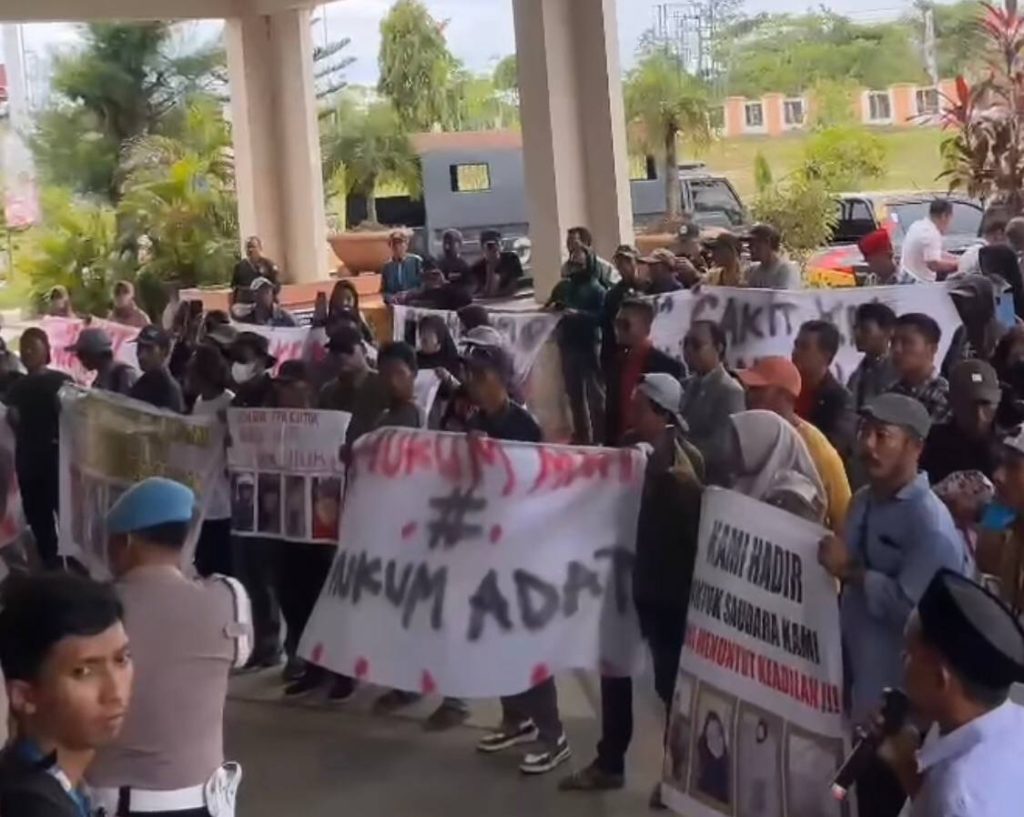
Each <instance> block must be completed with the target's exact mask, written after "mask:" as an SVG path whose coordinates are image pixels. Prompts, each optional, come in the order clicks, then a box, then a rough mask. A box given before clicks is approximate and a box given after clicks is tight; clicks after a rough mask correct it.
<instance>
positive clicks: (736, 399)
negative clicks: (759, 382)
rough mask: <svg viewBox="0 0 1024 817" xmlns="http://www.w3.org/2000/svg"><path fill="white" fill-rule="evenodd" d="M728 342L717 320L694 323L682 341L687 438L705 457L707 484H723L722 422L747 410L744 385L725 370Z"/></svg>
mask: <svg viewBox="0 0 1024 817" xmlns="http://www.w3.org/2000/svg"><path fill="white" fill-rule="evenodd" d="M726 350H727V339H726V335H725V331H724V330H723V329H722V327H721V325H720V324H718V323H716V322H714V321H700V320H698V321H693V322H692V323H691V324H690V329H689V331H687V333H686V337H685V338H684V339H683V358H684V360H685V361H686V365H687V367H688V368H689V370H690V372H691V376H690V377H689V379H687V380H686V381H685V382H684V383H683V403H682V406H681V408H680V412H681V413H682V415H683V419H684V420H686V423H687V425H688V426H689V432H688V435H687V436H688V438H689V440H690V441H691V442H692V443H693V444H694V445H695V446H697V448H698V449H699V450H700V452H701V454H702V455H703V457H704V464H705V469H706V471H707V481H708V482H710V483H712V484H715V485H721V484H722V482H723V480H724V477H725V475H724V474H723V473H722V468H723V465H724V460H725V450H726V446H727V445H728V439H727V437H728V433H729V431H728V425H727V424H726V423H723V422H722V421H723V419H724V418H726V417H729V416H731V415H733V414H735V413H736V412H737V411H743V409H744V407H745V406H744V397H743V386H741V385H740V383H739V381H737V380H736V378H734V377H733V376H732V375H731V374H730V373H729V372H728V371H726V368H725V353H726Z"/></svg>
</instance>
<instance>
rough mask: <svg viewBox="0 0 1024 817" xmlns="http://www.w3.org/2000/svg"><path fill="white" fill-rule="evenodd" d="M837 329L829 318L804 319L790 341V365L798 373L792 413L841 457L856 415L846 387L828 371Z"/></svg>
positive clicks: (849, 444)
mask: <svg viewBox="0 0 1024 817" xmlns="http://www.w3.org/2000/svg"><path fill="white" fill-rule="evenodd" d="M840 342H841V339H840V337H839V329H838V328H837V327H836V325H835V324H834V323H831V322H830V321H807V322H806V323H805V324H804V325H803V326H801V327H800V331H799V332H798V333H797V336H796V341H795V342H794V344H793V364H794V365H795V366H796V368H797V371H798V372H800V381H801V384H802V386H801V391H800V396H799V397H798V398H797V401H796V413H797V414H798V415H800V416H801V417H803V418H804V419H805V420H807V421H808V422H810V423H811V424H812V425H813V426H815V427H816V428H817V429H818V430H819V431H821V433H822V434H824V435H825V436H826V437H827V438H828V441H829V442H830V443H832V445H833V446H835V448H836V450H837V451H838V452H839V453H840V455H842V456H846V455H847V454H848V453H849V452H851V451H852V450H853V438H854V434H855V431H856V425H857V420H856V415H855V414H854V413H853V399H852V397H851V396H850V392H849V391H847V390H846V387H845V386H844V385H843V384H842V383H840V382H839V381H838V380H836V378H835V376H834V375H833V374H832V369H831V367H832V361H834V360H835V358H836V355H837V354H838V352H839V344H840Z"/></svg>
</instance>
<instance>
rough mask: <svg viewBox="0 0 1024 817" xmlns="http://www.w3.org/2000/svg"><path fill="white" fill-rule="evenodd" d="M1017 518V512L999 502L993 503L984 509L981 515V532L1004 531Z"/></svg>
mask: <svg viewBox="0 0 1024 817" xmlns="http://www.w3.org/2000/svg"><path fill="white" fill-rule="evenodd" d="M1016 518H1017V512H1016V511H1014V510H1013V509H1011V508H1007V507H1006V506H1005V505H1002V504H1000V503H999V502H993V503H991V504H990V505H988V507H986V508H985V512H984V513H983V514H982V515H981V527H982V529H983V530H987V531H992V532H993V533H999V532H1001V531H1004V530H1006V529H1007V528H1009V527H1010V525H1012V524H1013V522H1014V520H1015V519H1016Z"/></svg>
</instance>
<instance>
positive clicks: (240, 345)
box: [231, 332, 277, 366]
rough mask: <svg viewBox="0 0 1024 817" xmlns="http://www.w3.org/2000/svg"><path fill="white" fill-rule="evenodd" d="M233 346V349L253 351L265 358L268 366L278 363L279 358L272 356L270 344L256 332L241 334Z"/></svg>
mask: <svg viewBox="0 0 1024 817" xmlns="http://www.w3.org/2000/svg"><path fill="white" fill-rule="evenodd" d="M231 346H232V348H233V349H252V350H253V351H254V352H256V354H258V355H260V356H261V357H263V358H264V360H265V361H266V363H267V365H268V366H273V365H274V364H275V363H277V358H276V357H274V356H273V355H272V354H270V342H269V341H268V340H267V339H266V338H265V337H263V335H260V334H257V333H256V332H239V333H238V337H236V338H235V342H234V343H232V344H231Z"/></svg>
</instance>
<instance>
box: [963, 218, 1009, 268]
mask: <svg viewBox="0 0 1024 817" xmlns="http://www.w3.org/2000/svg"><path fill="white" fill-rule="evenodd" d="M1009 223H1010V219H1009V216H1008V215H1007V214H1006V211H1005V210H1004V209H1002V208H1000V207H990V208H988V209H987V210H986V211H985V213H984V215H983V216H982V217H981V239H982V241H983V242H984V243H982V244H975V245H974V246H972V247H968V248H967V249H966V250H965V251H964V252H963V254H962V255H961V256H960V258H958V259H957V265H956V271H957V272H958V273H959V274H961V275H978V274H979V273H980V272H981V263H980V261H979V260H978V255H979V253H980V252H981V249H982V248H983V247H996V246H1006V244H1007V239H1006V227H1007V225H1008V224H1009Z"/></svg>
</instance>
